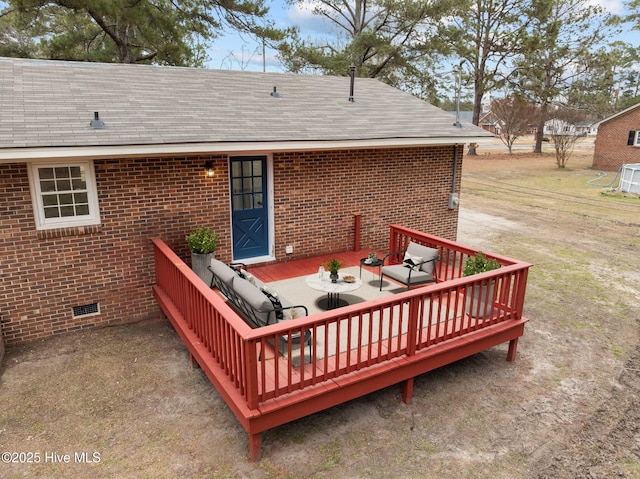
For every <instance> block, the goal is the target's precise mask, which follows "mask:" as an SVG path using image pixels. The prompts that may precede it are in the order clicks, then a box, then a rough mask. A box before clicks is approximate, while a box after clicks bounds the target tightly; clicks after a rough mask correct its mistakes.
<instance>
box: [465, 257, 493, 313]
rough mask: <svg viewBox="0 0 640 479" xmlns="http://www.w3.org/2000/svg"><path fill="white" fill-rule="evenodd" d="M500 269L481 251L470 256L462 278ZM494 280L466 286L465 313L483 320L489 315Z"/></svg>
mask: <svg viewBox="0 0 640 479" xmlns="http://www.w3.org/2000/svg"><path fill="white" fill-rule="evenodd" d="M498 268H500V263H498V262H497V261H496V260H495V259H493V258H487V257H486V256H485V254H484V253H483V252H482V251H479V252H478V253H477V254H476V255H475V256H470V257H469V258H467V260H466V261H465V263H464V268H463V270H462V275H463V276H465V277H466V276H473V275H474V274H479V273H485V272H487V271H493V270H494V269H498ZM495 284H496V282H495V280H486V281H483V282H481V283H476V284H474V285H472V286H467V289H466V294H465V312H466V313H467V314H468V315H469V316H473V317H474V318H484V317H485V316H489V315H490V314H491V309H492V306H493V296H494V289H495Z"/></svg>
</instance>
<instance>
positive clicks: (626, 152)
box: [592, 103, 640, 171]
mask: <svg viewBox="0 0 640 479" xmlns="http://www.w3.org/2000/svg"><path fill="white" fill-rule="evenodd" d="M593 127H595V128H597V131H598V134H597V136H596V141H595V148H594V151H593V165H592V166H593V168H594V169H597V170H606V171H616V170H618V169H619V168H620V167H622V165H625V164H630V163H640V103H638V104H636V105H634V106H632V107H630V108H627V109H626V110H623V111H621V112H618V113H616V114H615V115H612V116H610V117H609V118H605V119H604V120H602V121H600V122H598V123H596V124H595V125H593Z"/></svg>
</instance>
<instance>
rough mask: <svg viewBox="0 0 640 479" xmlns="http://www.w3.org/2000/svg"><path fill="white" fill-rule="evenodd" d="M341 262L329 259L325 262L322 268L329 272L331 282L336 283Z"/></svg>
mask: <svg viewBox="0 0 640 479" xmlns="http://www.w3.org/2000/svg"><path fill="white" fill-rule="evenodd" d="M342 265H343V263H342V261H340V260H339V259H335V258H331V259H328V260H327V261H325V263H324V267H325V268H326V269H328V270H329V273H330V274H329V278H331V282H332V283H335V282H337V281H338V271H339V270H340V268H342Z"/></svg>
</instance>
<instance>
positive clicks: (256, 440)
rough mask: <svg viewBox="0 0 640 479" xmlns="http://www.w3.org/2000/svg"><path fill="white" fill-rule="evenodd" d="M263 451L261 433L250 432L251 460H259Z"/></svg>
mask: <svg viewBox="0 0 640 479" xmlns="http://www.w3.org/2000/svg"><path fill="white" fill-rule="evenodd" d="M261 455H262V451H261V450H260V433H259V432H258V433H254V434H251V433H249V460H250V461H251V462H255V461H259V460H260V456H261Z"/></svg>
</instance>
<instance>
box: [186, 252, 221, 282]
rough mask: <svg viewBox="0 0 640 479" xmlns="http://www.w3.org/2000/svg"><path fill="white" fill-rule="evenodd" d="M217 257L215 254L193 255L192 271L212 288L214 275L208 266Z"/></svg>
mask: <svg viewBox="0 0 640 479" xmlns="http://www.w3.org/2000/svg"><path fill="white" fill-rule="evenodd" d="M215 257H216V254H215V252H214V253H208V254H199V253H191V269H192V270H193V272H194V273H196V274H197V275H198V277H199V278H200V279H201V280H202V281H204V282H205V284H206V285H207V286H211V278H212V277H213V273H211V271H209V269H208V268H207V266H209V265H210V264H211V259H212V258H215Z"/></svg>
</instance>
